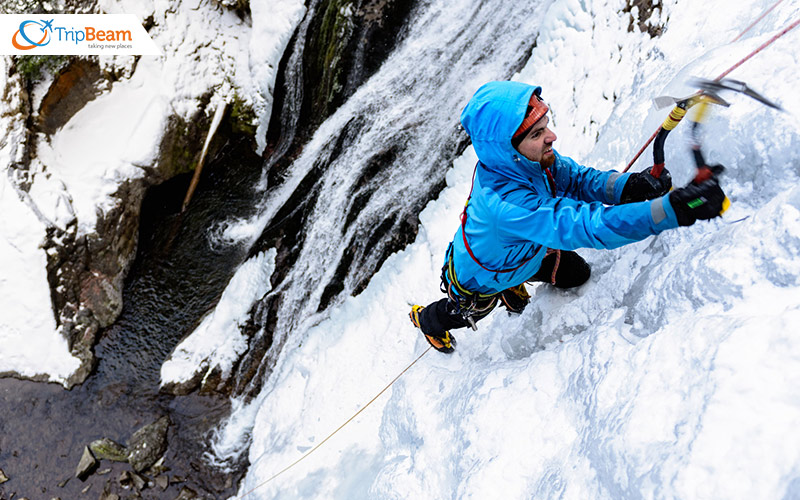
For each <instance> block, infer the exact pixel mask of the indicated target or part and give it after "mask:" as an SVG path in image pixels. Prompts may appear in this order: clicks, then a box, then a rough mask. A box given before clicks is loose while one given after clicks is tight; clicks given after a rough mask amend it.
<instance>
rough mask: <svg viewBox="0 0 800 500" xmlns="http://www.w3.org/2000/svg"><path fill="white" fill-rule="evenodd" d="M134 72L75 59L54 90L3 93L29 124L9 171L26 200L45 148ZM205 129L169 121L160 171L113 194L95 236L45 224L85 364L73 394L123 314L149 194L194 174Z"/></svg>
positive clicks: (62, 322) (66, 313) (67, 332)
mask: <svg viewBox="0 0 800 500" xmlns="http://www.w3.org/2000/svg"><path fill="white" fill-rule="evenodd" d="M134 68H135V65H133V66H131V67H128V68H127V69H120V70H119V71H117V70H115V69H114V68H110V69H109V68H101V67H100V66H99V65H98V63H97V62H95V61H94V60H92V59H79V58H72V59H71V60H70V61H68V62H67V63H66V64H65V65H64V66H63V67H62V68H61V69H60V70H59V71H58V73H57V74H56V75H54V76H53V77H52V81H50V82H49V84H48V83H46V82H44V83H43V82H39V83H38V84H34V83H33V82H30V81H25V79H24V78H23V79H22V80H23V84H22V85H18V86H16V87H12V86H8V88H6V89H5V90H4V93H8V92H12V91H13V92H15V93H16V94H18V97H19V99H15V102H16V101H18V102H20V103H21V109H19V110H18V112H17V115H18V117H19V119H22V120H24V122H25V124H26V125H25V132H26V136H25V137H24V138H20V140H19V141H18V146H17V150H18V153H17V154H16V156H17V160H16V161H15V162H14V163H13V164H12V165H10V166H9V178H11V179H13V181H14V183H15V185H16V187H17V188H18V189H19V191H20V193H22V194H23V195H24V196H28V195H27V194H26V193H28V192H29V191H31V189H32V186H33V183H34V178H36V177H37V176H38V177H42V176H49V175H50V174H49V173H48V171H47V169H48V166H47V165H44V166H42V165H41V164H37V163H36V162H35V161H34V160H35V159H36V158H37V150H38V149H39V147H40V144H41V143H43V142H44V141H49V140H50V137H51V136H52V135H53V134H55V133H56V132H57V131H58V130H59V129H60V128H61V127H63V126H64V125H65V124H67V123H68V122H69V121H70V119H71V118H72V117H73V116H74V115H75V114H76V113H78V112H79V111H80V110H81V109H82V108H83V107H84V106H85V105H86V104H87V103H89V102H91V101H92V100H94V99H95V98H96V97H97V96H98V95H99V94H100V93H101V92H102V91H107V90H108V89H109V88H110V87H111V85H112V83H113V82H114V81H115V80H118V79H120V78H126V77H130V75H131V73H132V72H133V70H134ZM35 95H39V96H40V97H38V98H36V97H34V96H35ZM4 98H9V99H10V96H5V95H4ZM204 104H207V102H205V103H204ZM207 124H208V119H207V118H206V117H205V116H204V113H203V111H202V109H201V110H199V111H198V112H197V114H196V116H193V117H192V119H190V120H185V119H183V118H179V117H176V116H173V117H170V118H169V119H168V120H167V122H166V128H165V130H163V134H162V139H161V142H160V146H159V155H158V156H159V157H158V160H157V162H156V164H155V165H153V166H146V165H142V166H140V168H142V170H143V171H144V175H143V176H141V177H139V178H135V179H129V180H123V181H121V182H120V183H119V184H118V185H117V189H116V191H115V192H113V193H111V194H110V200H111V202H110V203H107V205H106V206H105V207H103V209H102V210H101V209H99V208H98V209H97V220H96V223H95V229H94V231H92V232H89V233H88V234H87V233H86V232H85V231H83V230H81V229H80V228H79V223H80V221H78V220H77V217H76V216H74V214H73V216H72V218H71V220H61V221H59V222H57V223H56V222H53V221H52V220H49V219H48V218H47V217H44V216H40V218H41V219H42V222H43V224H44V225H45V226H46V234H47V236H46V238H45V241H43V242H42V244H41V247H42V248H43V249H44V250H45V252H46V254H47V277H48V282H49V285H50V290H51V300H52V306H53V312H54V316H55V318H56V322H57V326H58V328H59V330H60V331H61V333H62V335H64V337H65V338H66V339H67V341H68V345H69V348H70V352H71V353H72V355H73V356H75V357H77V358H78V359H80V360H81V367H80V368H79V369H78V370H77V371H76V372H75V373H73V374H72V376H71V377H70V378H69V379H68V380H67V381H66V383H65V385H66V386H67V387H68V388H69V387H72V386H74V385H76V384H79V383H82V382H83V381H84V380H85V379H86V377H88V375H89V374H90V373H91V371H92V369H93V368H94V364H95V359H94V353H93V351H92V348H93V347H94V344H95V342H96V338H97V334H98V332H99V331H100V330H101V329H103V328H105V327H107V326H109V325H111V324H112V323H113V322H114V321H115V320H116V319H117V317H118V316H119V314H120V312H121V311H122V287H123V282H124V279H125V277H126V275H127V273H128V271H129V269H130V266H131V264H132V262H133V260H134V258H135V256H136V248H137V242H138V231H139V215H140V210H141V204H142V200H143V199H144V195H145V193H146V191H147V189H148V188H149V187H150V186H153V185H156V184H160V183H161V182H163V181H165V180H167V179H170V178H172V177H174V176H175V175H177V174H180V173H183V172H188V171H190V170H191V169H192V167H193V165H194V160H195V158H196V156H197V155H198V154H199V149H200V147H201V145H202V143H203V140H204V131H205V129H206V128H207ZM63 194H64V196H65V198H68V197H69V196H70V195H69V193H67V192H66V191H64V193H63Z"/></svg>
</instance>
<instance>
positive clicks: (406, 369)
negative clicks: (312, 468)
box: [238, 346, 433, 499]
mask: <svg viewBox="0 0 800 500" xmlns="http://www.w3.org/2000/svg"><path fill="white" fill-rule="evenodd" d="M431 349H433V346H429V347H428V348H427V349H425V351H423V353H422V354H420V355H419V357H417V359H415V360H414V361H412V362H411V364H410V365H408V366H407V367H406V368H405V369H404V370H403V371H402V372H400V374H399V375H398V376H396V377H395V378H394V379H393V380H392V381H391V382H389V384H388V385H387V386H386V387H384V388H383V390H381V392H379V393H378V394H377V395H375V397H374V398H372V399H370V400H369V402H368V403H367V404H365V405H364V406H362V407H361V409H360V410H358V411H357V412H356V413H355V414H354V415H353V416H352V417H350V418H348V419H347V420H346V421H345V422H344V423H343V424H342V425H340V426H339V427H337V428H336V430H335V431H333V432H331V433H330V434H328V436H327V437H326V438H325V439H323V440H322V441H320V442H319V444H318V445H316V446H315V447H313V448H311V449H310V450H309V451H307V452H306V453H305V454H304V455H303V456H301V457H300V458H298V459H297V460H295V461H294V462H292V463H291V464H289V465H287V466H286V467H285V468H284V469H283V470H281V471H280V472H278V473H276V474H274V475H273V476H272V477H270V478H269V479H267V480H266V481H264V482H263V483H261V484H259V485H257V486H256V487H255V488H253V489H251V490H249V491H247V492H246V493H245V494H244V495H242V496H240V497H238V498H239V499H242V498H244V497H246V496H247V495H249V494H250V493H253V492H254V491H256V490H257V489H259V488H261V487H263V486H266V485H267V483H269V482H270V481H272V480H273V479H275V478H276V477H278V476H280V475H281V474H283V473H284V472H286V471H288V470H289V469H291V468H292V467H294V466H295V465H297V464H299V463H300V462H302V461H303V460H305V459H306V457H308V456H309V455H311V454H312V453H314V452H315V451H317V450H318V449H319V448H320V447H321V446H322V445H323V444H325V442H326V441H328V440H329V439H330V438H332V437H333V436H334V435H335V434H336V433H337V432H339V431H340V430H342V429H343V428H344V426H346V425H347V424H349V423H350V422H352V421H353V420H354V419H355V418H356V417H358V416H359V415H360V414H361V412H362V411H364V410H366V409H367V407H368V406H369V405H371V404H372V403H373V402H375V400H376V399H378V398H379V397H381V395H382V394H383V393H384V392H386V391H387V390H389V387H391V386H392V385H393V384H394V383H395V382H397V381H398V380H399V379H400V377H402V376H403V375H404V374H405V373H406V372H407V371H408V370H410V369H411V367H412V366H414V365H415V364H417V361H419V360H420V359H422V357H423V356H425V355H426V354H428V351H430V350H431Z"/></svg>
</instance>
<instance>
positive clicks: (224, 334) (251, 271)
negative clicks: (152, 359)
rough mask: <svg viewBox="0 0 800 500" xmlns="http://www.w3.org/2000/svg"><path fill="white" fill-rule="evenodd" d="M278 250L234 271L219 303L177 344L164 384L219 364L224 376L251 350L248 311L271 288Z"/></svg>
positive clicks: (165, 366)
mask: <svg viewBox="0 0 800 500" xmlns="http://www.w3.org/2000/svg"><path fill="white" fill-rule="evenodd" d="M276 253H277V252H276V250H275V249H271V250H269V251H267V252H261V253H260V254H258V255H256V256H254V257H252V258H250V259H248V260H247V261H246V262H245V263H244V264H242V265H241V266H240V267H239V269H238V270H237V271H236V274H234V275H233V278H231V280H230V282H229V283H228V286H227V287H226V288H225V291H224V292H223V294H222V297H221V298H220V300H219V303H218V304H217V307H215V308H214V310H213V311H212V312H211V313H210V314H209V315H208V316H206V317H205V318H204V319H203V321H202V322H201V323H200V326H198V327H197V328H196V329H195V330H194V331H193V332H192V333H191V334H190V335H189V336H188V337H186V338H185V339H184V340H183V341H182V342H181V343H180V344H178V346H177V347H176V348H175V350H174V351H173V353H172V354H171V355H170V357H169V358H168V359H167V361H165V362H164V364H163V366H162V367H161V385H162V386H163V385H165V384H169V383H180V382H186V381H188V380H190V379H191V378H192V377H193V376H194V374H195V373H197V372H199V371H201V370H205V371H206V372H207V373H210V372H211V371H212V370H214V369H215V368H219V369H220V371H221V372H222V373H221V375H222V377H223V378H227V377H228V376H229V375H230V371H231V368H232V366H233V363H234V362H235V361H236V360H237V359H239V357H240V356H241V355H242V354H243V353H244V352H245V351H246V350H247V345H248V343H247V337H246V336H245V335H244V334H242V331H241V329H242V327H243V326H244V324H245V322H246V321H247V318H248V314H247V313H248V312H249V311H250V308H251V307H253V304H255V303H256V302H257V301H258V300H260V299H262V298H263V297H264V295H265V294H266V293H267V292H269V291H270V290H271V287H270V281H269V278H270V276H271V275H272V272H273V271H274V270H275V255H276Z"/></svg>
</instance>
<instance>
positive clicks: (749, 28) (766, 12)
mask: <svg viewBox="0 0 800 500" xmlns="http://www.w3.org/2000/svg"><path fill="white" fill-rule="evenodd" d="M781 2H783V0H778V1H777V2H775V3H774V4H772V7H770V8H769V9H767V10H765V11H764V12H763V13H762V14H761V15H760V16H758V19H756V20H755V21H753V23H752V24H751V25H750V26H748V27H747V28H745V29H744V31H742V32H741V33H739V34H738V35H736V38H734V39H733V40H731V42H730V43H733V42H735V41H737V40H739V39H740V38H742V37H743V36H744V34H745V33H747V32H748V31H750V30H751V29H752V28H753V26H755V25H756V24H758V23H760V22H761V20H762V19H764V18H765V17H767V14H769V13H770V12H772V10H773V9H774V8H775V7H777V6H778V5H780V4H781Z"/></svg>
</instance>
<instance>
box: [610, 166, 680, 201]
mask: <svg viewBox="0 0 800 500" xmlns="http://www.w3.org/2000/svg"><path fill="white" fill-rule="evenodd" d="M652 169H653V167H650V168H648V169H647V170H645V171H643V172H636V173H635V174H631V176H630V177H628V181H627V182H626V183H625V187H623V188H622V196H621V197H620V204H623V203H633V202H636V201H645V200H652V199H654V198H658V197H659V196H664V195H665V194H667V193H668V192H669V189H670V188H671V187H672V176H671V175H669V170H667V169H666V168H665V169H664V170H662V171H661V176H659V177H658V178H656V177H653V176H652V175H651V174H650V171H651V170H652Z"/></svg>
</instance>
